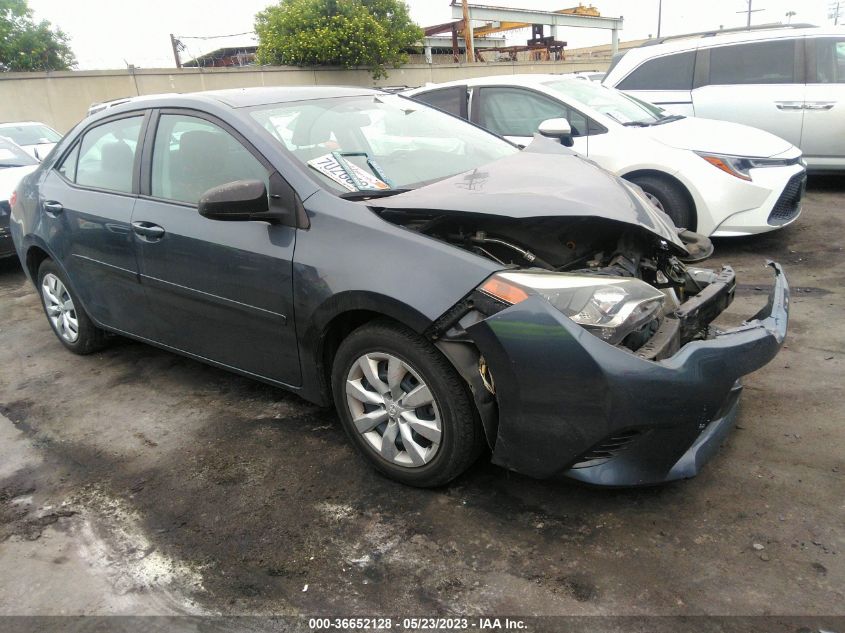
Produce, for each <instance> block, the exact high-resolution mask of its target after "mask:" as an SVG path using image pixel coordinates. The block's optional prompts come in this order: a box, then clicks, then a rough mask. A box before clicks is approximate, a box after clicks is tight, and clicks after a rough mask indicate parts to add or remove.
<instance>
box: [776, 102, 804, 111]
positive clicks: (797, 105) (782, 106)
mask: <svg viewBox="0 0 845 633" xmlns="http://www.w3.org/2000/svg"><path fill="white" fill-rule="evenodd" d="M775 105H776V106H777V109H778V110H803V109H804V102H803V101H775Z"/></svg>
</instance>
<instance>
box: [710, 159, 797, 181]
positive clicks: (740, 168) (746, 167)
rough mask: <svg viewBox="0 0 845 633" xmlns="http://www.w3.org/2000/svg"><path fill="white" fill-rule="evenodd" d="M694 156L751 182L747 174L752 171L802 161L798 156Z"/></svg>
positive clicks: (749, 175)
mask: <svg viewBox="0 0 845 633" xmlns="http://www.w3.org/2000/svg"><path fill="white" fill-rule="evenodd" d="M696 154H698V155H699V156H701V157H702V158H703V159H704V160H706V161H707V162H708V163H710V164H711V165H713V166H714V167H717V168H719V169H721V170H722V171H724V172H726V173H728V174H730V175H731V176H736V177H737V178H741V179H742V180H751V174H750V173H749V172H750V171H751V170H752V169H758V168H760V167H783V166H785V165H796V164H798V163H799V162H800V161H801V160H802V159H801V157H800V156H796V157H795V158H746V157H745V156H729V155H727V154H708V153H705V152H696Z"/></svg>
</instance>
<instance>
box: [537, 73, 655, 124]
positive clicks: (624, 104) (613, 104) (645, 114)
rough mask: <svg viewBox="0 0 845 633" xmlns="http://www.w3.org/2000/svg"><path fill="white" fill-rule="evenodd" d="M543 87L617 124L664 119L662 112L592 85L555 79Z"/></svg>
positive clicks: (602, 87) (584, 82)
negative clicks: (577, 102) (581, 104)
mask: <svg viewBox="0 0 845 633" xmlns="http://www.w3.org/2000/svg"><path fill="white" fill-rule="evenodd" d="M545 85H546V86H547V87H549V88H551V89H552V90H554V91H555V92H558V93H560V94H561V95H563V96H565V97H569V98H570V99H573V100H575V101H579V102H581V103H583V104H584V105H586V106H588V107H590V108H592V109H593V110H596V111H597V112H601V113H602V114H604V115H605V116H609V117H610V118H611V119H614V120H615V121H617V122H618V123H622V124H623V125H624V124H625V123H654V122H655V121H659V120H661V119H664V118H666V117H667V115H666V114H665V113H664V111H663V109H662V108H658V107H657V106H656V105H652V104H650V103H646V102H645V101H640V100H639V99H635V98H634V97H631V96H629V95H626V94H625V93H624V92H620V91H619V90H616V89H615V88H609V87H607V86H602V85H601V84H599V83H596V82H592V81H575V80H567V79H558V80H556V81H549V82H546V83H545Z"/></svg>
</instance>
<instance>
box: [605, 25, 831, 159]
mask: <svg viewBox="0 0 845 633" xmlns="http://www.w3.org/2000/svg"><path fill="white" fill-rule="evenodd" d="M652 42H654V43H652ZM603 83H604V84H605V85H608V86H612V87H614V88H618V89H620V90H624V91H626V92H629V93H630V94H632V95H633V96H636V97H638V98H640V99H643V100H645V101H648V102H650V103H654V104H657V105H659V106H662V107H664V108H666V109H668V110H671V111H673V112H677V113H678V114H684V115H687V116H696V117H702V118H706V119H722V120H724V121H734V122H736V123H745V124H746V125H751V126H754V127H758V128H761V129H763V130H766V131H767V132H771V133H772V134H776V135H777V136H780V137H781V138H784V139H786V140H787V141H789V142H790V143H792V144H793V145H796V146H798V147H800V148H801V150H802V151H803V153H804V159H805V160H806V162H807V168H808V170H809V171H816V172H819V171H841V170H845V27H841V26H839V27H825V28H821V27H809V28H790V27H788V26H783V27H775V28H761V29H752V30H742V31H735V32H725V33H719V32H716V33H701V34H696V35H690V36H679V37H671V38H664V39H662V40H652V41H651V42H647V43H645V44H643V45H642V46H640V47H638V48H634V49H631V50H629V51H628V52H627V53H625V54H624V55H623V56H621V57H620V58H618V59H617V61H616V63H615V64H614V65H613V66H612V67H611V69H610V70H609V71H608V74H607V77H605V79H604V82H603Z"/></svg>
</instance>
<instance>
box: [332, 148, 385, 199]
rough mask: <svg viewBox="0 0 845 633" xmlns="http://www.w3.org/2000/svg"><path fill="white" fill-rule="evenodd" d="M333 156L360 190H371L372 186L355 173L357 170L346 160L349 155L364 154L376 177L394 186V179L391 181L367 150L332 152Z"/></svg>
mask: <svg viewBox="0 0 845 633" xmlns="http://www.w3.org/2000/svg"><path fill="white" fill-rule="evenodd" d="M332 156H334V159H335V160H336V161H337V164H338V165H340V168H341V169H342V170H343V171H344V173H346V175H347V176H348V177H349V180H350V181H352V184H353V185H354V186H355V188H356V189H358V190H359V191H371V190H372V188H371V187H368V186H367V184H366V183H363V182H361V179H360V178H358V176H356V175H355V171H354V169H353V167H352V165H351V163H349V161H347V160H346V157H347V156H362V157H363V158H365V159H366V160H367V166H368V167H369V168H370V170H371V171H372V172H373V173H374V174H375V175H376V177H377V178H378V179H379V180H381V181H382V182H383V183H386V184H387V185H388V186H389V187H392V186H393V181H391V180H390V179H389V178H388V177H387V175H386V174H385V173H384V171H382V169H381V167H380V166H379V164H378V163H377V162H376V161H374V160H373V159H372V158H370V155H369V154H368V153H367V152H332Z"/></svg>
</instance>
